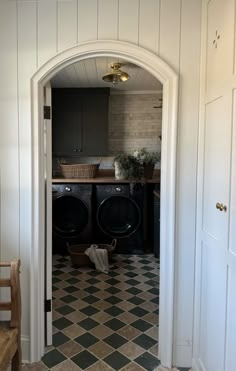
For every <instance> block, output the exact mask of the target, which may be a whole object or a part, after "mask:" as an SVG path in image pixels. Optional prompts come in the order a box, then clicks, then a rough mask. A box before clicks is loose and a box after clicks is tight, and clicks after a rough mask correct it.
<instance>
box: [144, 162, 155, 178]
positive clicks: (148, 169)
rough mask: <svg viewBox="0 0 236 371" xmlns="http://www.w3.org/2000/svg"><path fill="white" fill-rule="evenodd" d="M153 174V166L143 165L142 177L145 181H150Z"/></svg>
mask: <svg viewBox="0 0 236 371" xmlns="http://www.w3.org/2000/svg"><path fill="white" fill-rule="evenodd" d="M153 172H154V165H145V166H144V167H143V176H144V178H146V179H152V176H153Z"/></svg>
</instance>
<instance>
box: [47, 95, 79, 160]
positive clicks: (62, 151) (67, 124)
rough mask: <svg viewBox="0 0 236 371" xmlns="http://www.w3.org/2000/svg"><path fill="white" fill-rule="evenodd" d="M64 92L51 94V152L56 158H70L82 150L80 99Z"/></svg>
mask: <svg viewBox="0 0 236 371" xmlns="http://www.w3.org/2000/svg"><path fill="white" fill-rule="evenodd" d="M64 90H67V89H59V90H58V91H56V92H55V91H54V92H53V101H52V104H53V106H52V112H53V113H52V121H53V125H52V151H53V153H54V154H56V155H58V156H66V155H70V156H71V155H75V154H77V153H78V152H80V151H81V149H82V137H83V136H82V131H83V130H82V99H81V97H80V95H78V94H71V93H70V92H69V90H68V91H65V92H64Z"/></svg>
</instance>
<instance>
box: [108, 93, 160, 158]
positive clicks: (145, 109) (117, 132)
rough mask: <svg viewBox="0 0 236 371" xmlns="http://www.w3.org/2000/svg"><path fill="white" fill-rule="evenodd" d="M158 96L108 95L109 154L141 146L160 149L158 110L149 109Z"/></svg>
mask: <svg viewBox="0 0 236 371" xmlns="http://www.w3.org/2000/svg"><path fill="white" fill-rule="evenodd" d="M161 97H162V93H158V94H125V95H111V96H110V117H109V132H108V148H109V155H115V154H117V153H118V152H121V151H124V152H133V151H134V150H135V149H139V148H142V147H147V148H148V149H149V150H150V151H160V150H161V141H160V139H159V136H160V135H161V123H162V109H161V108H153V107H154V106H158V105H159V104H160V102H159V99H160V98H161Z"/></svg>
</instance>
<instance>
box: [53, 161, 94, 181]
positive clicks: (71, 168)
mask: <svg viewBox="0 0 236 371" xmlns="http://www.w3.org/2000/svg"><path fill="white" fill-rule="evenodd" d="M60 167H61V172H62V175H63V176H64V178H95V177H96V174H97V171H98V168H99V164H60Z"/></svg>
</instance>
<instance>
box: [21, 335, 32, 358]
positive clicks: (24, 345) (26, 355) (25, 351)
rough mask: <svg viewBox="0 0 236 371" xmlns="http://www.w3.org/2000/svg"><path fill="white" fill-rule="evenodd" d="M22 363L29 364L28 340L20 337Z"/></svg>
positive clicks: (23, 336)
mask: <svg viewBox="0 0 236 371" xmlns="http://www.w3.org/2000/svg"><path fill="white" fill-rule="evenodd" d="M21 349H22V362H23V363H29V362H30V338H29V336H25V335H22V336H21Z"/></svg>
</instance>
